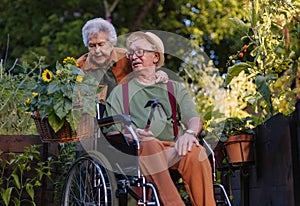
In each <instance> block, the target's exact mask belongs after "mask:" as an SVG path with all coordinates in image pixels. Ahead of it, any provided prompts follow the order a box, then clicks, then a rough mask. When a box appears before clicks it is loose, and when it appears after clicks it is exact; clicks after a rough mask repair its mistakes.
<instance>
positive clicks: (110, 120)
mask: <svg viewBox="0 0 300 206" xmlns="http://www.w3.org/2000/svg"><path fill="white" fill-rule="evenodd" d="M97 121H98V125H99V126H100V127H104V126H109V125H113V124H118V123H123V124H125V125H127V126H128V125H130V124H131V118H130V116H129V115H126V114H117V115H113V116H109V117H104V118H101V119H98V120H97Z"/></svg>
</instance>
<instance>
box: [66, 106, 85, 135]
mask: <svg viewBox="0 0 300 206" xmlns="http://www.w3.org/2000/svg"><path fill="white" fill-rule="evenodd" d="M81 116H82V114H81V110H79V109H76V110H75V109H74V110H72V112H71V113H70V114H69V115H68V116H67V117H66V120H67V121H68V122H69V124H70V126H71V128H72V131H76V129H77V126H78V125H79V123H80V120H81Z"/></svg>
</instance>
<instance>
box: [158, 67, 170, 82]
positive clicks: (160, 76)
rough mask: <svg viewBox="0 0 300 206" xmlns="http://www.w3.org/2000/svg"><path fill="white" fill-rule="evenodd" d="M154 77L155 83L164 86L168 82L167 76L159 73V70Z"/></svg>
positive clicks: (162, 72) (164, 73)
mask: <svg viewBox="0 0 300 206" xmlns="http://www.w3.org/2000/svg"><path fill="white" fill-rule="evenodd" d="M155 77H156V80H155V83H159V82H162V83H165V84H166V83H168V81H169V76H168V74H167V73H166V72H164V71H161V70H159V71H157V72H156V73H155Z"/></svg>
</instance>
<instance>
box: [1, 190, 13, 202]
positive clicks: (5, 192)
mask: <svg viewBox="0 0 300 206" xmlns="http://www.w3.org/2000/svg"><path fill="white" fill-rule="evenodd" d="M12 190H13V188H12V187H9V188H6V189H5V190H2V191H1V197H2V199H3V201H4V204H5V205H6V206H7V205H9V202H10V197H11V192H12Z"/></svg>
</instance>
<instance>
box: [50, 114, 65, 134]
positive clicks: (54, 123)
mask: <svg viewBox="0 0 300 206" xmlns="http://www.w3.org/2000/svg"><path fill="white" fill-rule="evenodd" d="M48 121H49V124H50V126H51V127H52V128H53V130H54V132H57V131H58V130H59V129H60V128H62V126H63V125H64V122H65V119H62V120H61V119H59V118H58V117H57V116H56V115H55V114H53V113H52V114H50V115H49V116H48Z"/></svg>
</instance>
